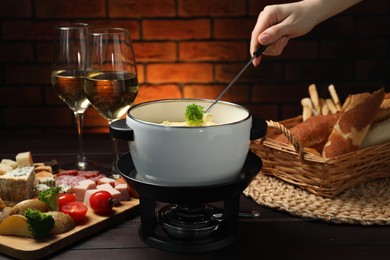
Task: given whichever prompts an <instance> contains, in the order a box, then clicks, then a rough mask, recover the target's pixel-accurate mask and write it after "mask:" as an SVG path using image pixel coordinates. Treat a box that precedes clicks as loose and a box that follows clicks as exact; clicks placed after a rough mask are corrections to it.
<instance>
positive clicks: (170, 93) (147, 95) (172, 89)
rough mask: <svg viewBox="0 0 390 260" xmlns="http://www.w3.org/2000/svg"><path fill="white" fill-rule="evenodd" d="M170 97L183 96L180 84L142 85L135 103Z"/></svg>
mask: <svg viewBox="0 0 390 260" xmlns="http://www.w3.org/2000/svg"><path fill="white" fill-rule="evenodd" d="M168 98H182V93H181V88H180V86H178V85H175V84H162V85H141V86H140V87H139V90H138V95H137V98H136V99H135V100H134V104H139V103H143V102H147V101H151V100H158V99H168Z"/></svg>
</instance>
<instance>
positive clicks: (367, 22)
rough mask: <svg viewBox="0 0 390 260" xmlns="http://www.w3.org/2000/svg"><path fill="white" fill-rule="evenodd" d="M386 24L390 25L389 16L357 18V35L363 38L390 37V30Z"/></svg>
mask: <svg viewBox="0 0 390 260" xmlns="http://www.w3.org/2000/svg"><path fill="white" fill-rule="evenodd" d="M385 24H386V25H387V24H390V17H389V15H386V16H379V15H378V16H364V17H358V18H356V33H357V34H358V35H362V36H376V37H377V36H387V37H389V36H390V30H388V27H386V26H385Z"/></svg>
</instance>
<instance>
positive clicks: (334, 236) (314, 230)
mask: <svg viewBox="0 0 390 260" xmlns="http://www.w3.org/2000/svg"><path fill="white" fill-rule="evenodd" d="M119 147H120V152H121V153H125V152H127V143H125V142H123V141H120V144H119ZM85 150H86V153H87V157H88V159H89V160H94V161H98V162H100V163H104V164H107V165H109V163H110V161H111V159H112V155H111V143H110V138H109V136H108V134H94V135H86V136H85ZM23 151H31V152H32V154H33V158H34V161H36V162H38V161H48V160H51V159H56V160H57V161H58V162H59V164H60V165H62V164H63V165H65V164H67V163H69V162H71V161H72V160H74V159H75V157H76V151H77V142H76V140H75V137H74V136H73V135H61V136H59V135H51V134H49V135H47V134H42V135H35V134H32V135H23V136H19V135H15V136H13V135H9V134H7V135H1V137H0V159H1V158H12V157H14V156H15V155H16V154H17V153H19V152H23ZM250 210H257V211H259V212H260V217H259V218H240V220H239V239H238V241H237V242H236V243H234V244H232V245H230V246H228V247H225V248H223V249H219V250H217V251H211V252H207V253H172V252H165V251H162V250H158V249H155V248H151V247H149V246H147V245H146V244H145V243H144V242H143V241H142V240H141V239H140V238H139V236H138V230H139V227H140V217H139V215H136V216H132V217H129V218H127V219H125V220H124V221H121V222H119V223H117V224H115V225H112V226H111V227H109V228H107V229H104V230H102V231H100V232H98V233H96V234H94V235H92V236H89V237H86V238H84V239H81V240H78V241H74V242H72V243H71V244H70V245H69V246H66V247H65V248H63V249H60V250H58V251H56V252H53V253H52V254H50V255H49V257H51V258H54V259H88V258H89V259H109V258H114V259H199V258H201V259H244V258H246V259H266V258H267V259H268V258H269V259H281V258H283V259H389V257H390V228H389V227H388V226H375V225H374V226H362V225H350V224H330V223H325V222H322V221H317V220H311V219H304V218H300V217H295V216H291V215H289V214H288V213H284V212H280V211H277V210H274V209H270V208H266V207H262V206H259V205H258V204H256V203H255V202H254V201H253V200H252V199H250V198H247V197H245V196H244V195H241V199H240V211H250ZM0 243H1V241H0ZM0 259H9V257H8V256H6V255H4V254H0Z"/></svg>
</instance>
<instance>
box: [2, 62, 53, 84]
mask: <svg viewBox="0 0 390 260" xmlns="http://www.w3.org/2000/svg"><path fill="white" fill-rule="evenodd" d="M4 82H5V83H6V84H9V85H14V84H50V65H37V64H27V65H24V64H23V65H22V64H21V65H7V66H5V68H4Z"/></svg>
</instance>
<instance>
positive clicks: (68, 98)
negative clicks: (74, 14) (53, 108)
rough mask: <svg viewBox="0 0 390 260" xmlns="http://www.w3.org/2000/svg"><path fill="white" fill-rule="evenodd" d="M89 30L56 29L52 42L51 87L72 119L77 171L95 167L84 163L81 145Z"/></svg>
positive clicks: (86, 103) (77, 27)
mask: <svg viewBox="0 0 390 260" xmlns="http://www.w3.org/2000/svg"><path fill="white" fill-rule="evenodd" d="M89 30H90V26H89V25H88V24H86V23H71V24H64V25H58V26H56V27H55V33H54V42H53V43H54V44H53V47H54V48H53V60H52V72H51V83H52V85H53V87H54V88H55V89H56V91H57V93H58V96H59V97H60V98H61V99H62V100H63V101H64V102H65V103H66V104H67V105H68V107H69V108H70V109H71V110H72V111H73V113H74V115H75V119H76V126H77V136H78V143H79V151H78V154H77V162H76V165H75V166H76V168H77V169H78V170H87V169H92V168H96V164H95V163H91V162H87V160H86V156H85V152H84V141H83V118H84V112H85V110H86V109H87V108H88V106H89V101H88V99H87V97H86V96H85V93H84V89H83V78H84V74H85V59H86V53H87V37H88V31H89Z"/></svg>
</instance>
